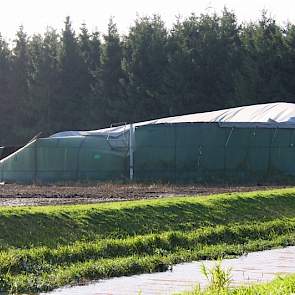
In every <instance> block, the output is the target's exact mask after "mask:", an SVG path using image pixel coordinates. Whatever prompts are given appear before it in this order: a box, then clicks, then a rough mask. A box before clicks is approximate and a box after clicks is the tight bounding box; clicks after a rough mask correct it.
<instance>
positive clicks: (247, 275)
mask: <svg viewBox="0 0 295 295" xmlns="http://www.w3.org/2000/svg"><path fill="white" fill-rule="evenodd" d="M202 263H204V264H205V265H206V266H208V267H212V266H213V265H214V263H215V262H214V261H199V262H192V263H184V264H178V265H175V266H173V270H172V271H167V272H162V273H152V274H143V275H135V276H131V277H120V278H113V279H109V280H100V281H97V282H92V283H90V284H88V285H86V286H76V287H64V288H60V289H56V290H55V291H53V292H50V293H48V294H52V295H53V294H55V295H57V294H59V295H61V294H62V295H75V294H79V295H82V294H85V295H86V294H87V295H91V294H93V295H94V294H96V295H102V294H104V295H106V294H108V295H133V294H134V295H138V294H142V295H170V294H174V293H175V292H180V291H189V290H192V289H193V288H194V286H196V284H200V286H201V287H205V286H206V284H207V281H206V279H205V278H204V276H203V275H202V274H201V272H200V267H201V265H202ZM222 266H223V268H224V269H228V268H231V274H232V285H233V286H236V285H242V284H253V283H257V282H266V281H270V280H272V279H274V278H275V277H276V276H277V275H283V274H290V273H295V247H287V248H283V249H274V250H267V251H261V252H254V253H250V254H248V255H246V256H242V257H239V258H237V259H225V260H224V261H223V262H222Z"/></svg>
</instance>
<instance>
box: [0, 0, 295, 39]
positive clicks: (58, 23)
mask: <svg viewBox="0 0 295 295" xmlns="http://www.w3.org/2000/svg"><path fill="white" fill-rule="evenodd" d="M0 1H1V0H0ZM1 2H2V3H1V11H0V32H1V34H2V35H3V36H4V37H6V38H7V39H8V40H12V39H13V38H14V35H15V32H16V31H17V29H18V27H19V26H20V25H21V24H22V25H24V28H25V31H26V32H27V33H28V34H29V35H31V34H33V33H36V32H37V33H38V32H40V33H42V32H44V31H45V29H46V27H47V26H51V27H53V28H56V29H59V30H60V29H61V28H62V27H63V22H64V19H65V17H66V16H68V15H69V16H70V17H71V19H72V22H73V25H74V27H75V29H77V28H79V27H80V25H81V23H82V22H85V23H86V24H87V26H88V28H89V30H90V31H92V30H95V29H97V30H98V31H100V32H105V31H106V27H107V23H108V20H109V18H110V16H113V17H114V19H115V22H116V23H117V24H118V27H119V31H120V32H121V33H126V32H127V31H128V28H129V27H130V25H131V24H132V23H133V21H134V19H135V18H136V16H137V15H140V16H142V15H152V14H153V13H158V14H160V15H161V16H162V18H163V20H164V21H165V23H166V24H167V25H168V27H170V26H171V24H172V23H173V22H174V21H175V16H176V15H181V16H184V17H185V16H188V15H189V14H190V13H191V12H195V13H196V14H197V15H198V14H200V13H202V12H213V11H216V12H218V13H219V12H220V11H221V10H222V9H223V7H224V6H226V7H228V8H229V9H232V10H234V11H235V13H236V15H237V16H238V20H239V21H240V22H241V21H250V20H256V19H257V18H259V16H260V15H261V11H262V10H263V9H267V10H268V11H269V12H270V13H271V15H272V16H273V17H274V18H275V19H277V20H278V21H280V23H282V24H284V23H286V22H287V21H290V22H292V23H295V0H280V1H278V0H273V1H270V0H240V1H239V0H177V1H176V0H170V1H169V0H148V1H146V0H144V1H142V0H137V1H136V0H104V1H100V0H83V1H81V0H80V1H78V0H2V1H1Z"/></svg>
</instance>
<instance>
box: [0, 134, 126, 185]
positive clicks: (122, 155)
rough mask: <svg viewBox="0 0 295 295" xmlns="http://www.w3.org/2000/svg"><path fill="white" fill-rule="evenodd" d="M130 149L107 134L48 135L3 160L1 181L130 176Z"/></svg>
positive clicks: (50, 180)
mask: <svg viewBox="0 0 295 295" xmlns="http://www.w3.org/2000/svg"><path fill="white" fill-rule="evenodd" d="M127 169H128V167H127V156H126V151H125V152H122V151H118V150H114V149H112V148H111V147H110V145H109V144H108V141H106V139H105V138H103V137H94V136H89V137H68V138H44V139H38V140H37V141H36V142H34V143H32V144H30V145H29V146H27V147H25V148H24V149H23V150H21V151H19V152H18V153H17V154H15V155H12V156H11V157H10V158H7V159H5V160H2V161H1V162H0V175H1V181H6V182H23V183H32V182H40V183H42V182H44V183H47V182H63V181H85V180H101V181H103V180H116V179H121V178H124V177H127V175H128V170H127Z"/></svg>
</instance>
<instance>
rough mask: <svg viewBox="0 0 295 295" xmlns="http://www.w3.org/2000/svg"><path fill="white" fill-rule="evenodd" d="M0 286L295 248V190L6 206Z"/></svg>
mask: <svg viewBox="0 0 295 295" xmlns="http://www.w3.org/2000/svg"><path fill="white" fill-rule="evenodd" d="M0 226H1V229H2V230H1V231H0V247H1V250H0V291H6V292H7V291H8V292H12V293H16V292H39V291H44V290H51V289H52V288H55V287H58V286H62V285H65V284H75V283H77V282H81V281H84V280H89V279H99V278H107V277H112V276H120V275H129V274H136V273H142V272H151V271H158V270H165V269H167V267H168V266H169V265H171V264H175V263H179V262H184V261H192V260H199V259H216V258H218V257H224V256H232V255H242V254H244V253H247V252H250V251H257V250H264V249H269V248H272V247H280V246H287V245H295V237H294V235H295V189H281V190H270V191H263V192H251V193H231V194H222V195H213V196H209V197H177V198H164V199H160V200H145V201H133V202H122V203H112V204H98V205H77V206H58V207H37V208H35V207H34V208H30V207H26V208H24V207H22V208H0Z"/></svg>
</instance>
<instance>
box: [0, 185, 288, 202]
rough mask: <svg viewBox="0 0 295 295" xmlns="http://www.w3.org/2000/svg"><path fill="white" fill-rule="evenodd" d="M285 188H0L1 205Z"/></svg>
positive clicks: (128, 186) (81, 186)
mask: <svg viewBox="0 0 295 295" xmlns="http://www.w3.org/2000/svg"><path fill="white" fill-rule="evenodd" d="M283 187H286V186H275V185H274V186H202V185H185V186H183V185H181V186H180V185H168V184H167V185H163V184H152V185H147V184H113V183H104V184H97V185H94V184H91V185H88V186H86V185H84V184H83V185H78V184H75V185H70V186H66V185H48V186H39V185H15V184H3V185H0V206H41V205H64V204H91V203H99V202H114V201H124V200H126V201H127V200H139V199H149V198H162V197H169V196H181V195H186V196H188V195H190V196H193V195H195V196H198V195H210V194H216V193H226V192H247V191H255V190H266V189H271V188H283Z"/></svg>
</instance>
